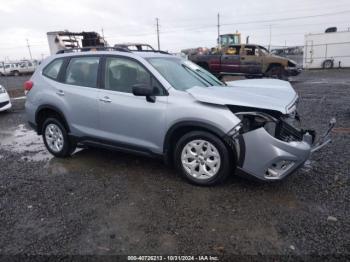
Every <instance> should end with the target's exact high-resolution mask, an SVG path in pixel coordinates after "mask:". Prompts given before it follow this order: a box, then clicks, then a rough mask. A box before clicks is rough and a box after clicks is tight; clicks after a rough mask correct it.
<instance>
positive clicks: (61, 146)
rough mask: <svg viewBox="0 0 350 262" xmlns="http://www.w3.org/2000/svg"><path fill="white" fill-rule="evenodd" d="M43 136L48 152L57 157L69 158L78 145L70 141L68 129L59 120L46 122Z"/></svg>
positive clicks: (47, 120)
mask: <svg viewBox="0 0 350 262" xmlns="http://www.w3.org/2000/svg"><path fill="white" fill-rule="evenodd" d="M42 136H43V140H44V143H45V146H46V148H47V150H48V151H49V152H50V153H51V154H52V155H54V156H55V157H60V158H65V157H68V156H70V155H71V154H72V153H73V152H74V151H75V149H76V144H74V143H73V142H71V141H70V140H69V137H68V132H67V130H66V128H65V127H64V125H63V124H62V123H61V121H60V120H59V119H57V118H54V117H52V118H47V119H46V120H45V121H44V123H43V128H42Z"/></svg>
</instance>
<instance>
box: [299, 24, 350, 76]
mask: <svg viewBox="0 0 350 262" xmlns="http://www.w3.org/2000/svg"><path fill="white" fill-rule="evenodd" d="M303 66H304V69H317V68H325V69H328V68H339V67H350V31H339V32H330V33H321V34H307V35H305V46H304V57H303Z"/></svg>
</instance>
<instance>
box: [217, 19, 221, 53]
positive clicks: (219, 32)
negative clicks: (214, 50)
mask: <svg viewBox="0 0 350 262" xmlns="http://www.w3.org/2000/svg"><path fill="white" fill-rule="evenodd" d="M217 42H218V48H220V13H218V41H217Z"/></svg>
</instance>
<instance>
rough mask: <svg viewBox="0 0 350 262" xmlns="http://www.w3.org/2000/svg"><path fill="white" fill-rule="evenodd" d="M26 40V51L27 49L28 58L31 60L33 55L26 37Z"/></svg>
mask: <svg viewBox="0 0 350 262" xmlns="http://www.w3.org/2000/svg"><path fill="white" fill-rule="evenodd" d="M26 41H27V47H28V51H29V56H30V60H33V57H32V51H30V45H29V40H28V39H26Z"/></svg>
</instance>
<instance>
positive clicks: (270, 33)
mask: <svg viewBox="0 0 350 262" xmlns="http://www.w3.org/2000/svg"><path fill="white" fill-rule="evenodd" d="M269 29H270V40H269V51H271V24H270V25H269Z"/></svg>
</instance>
